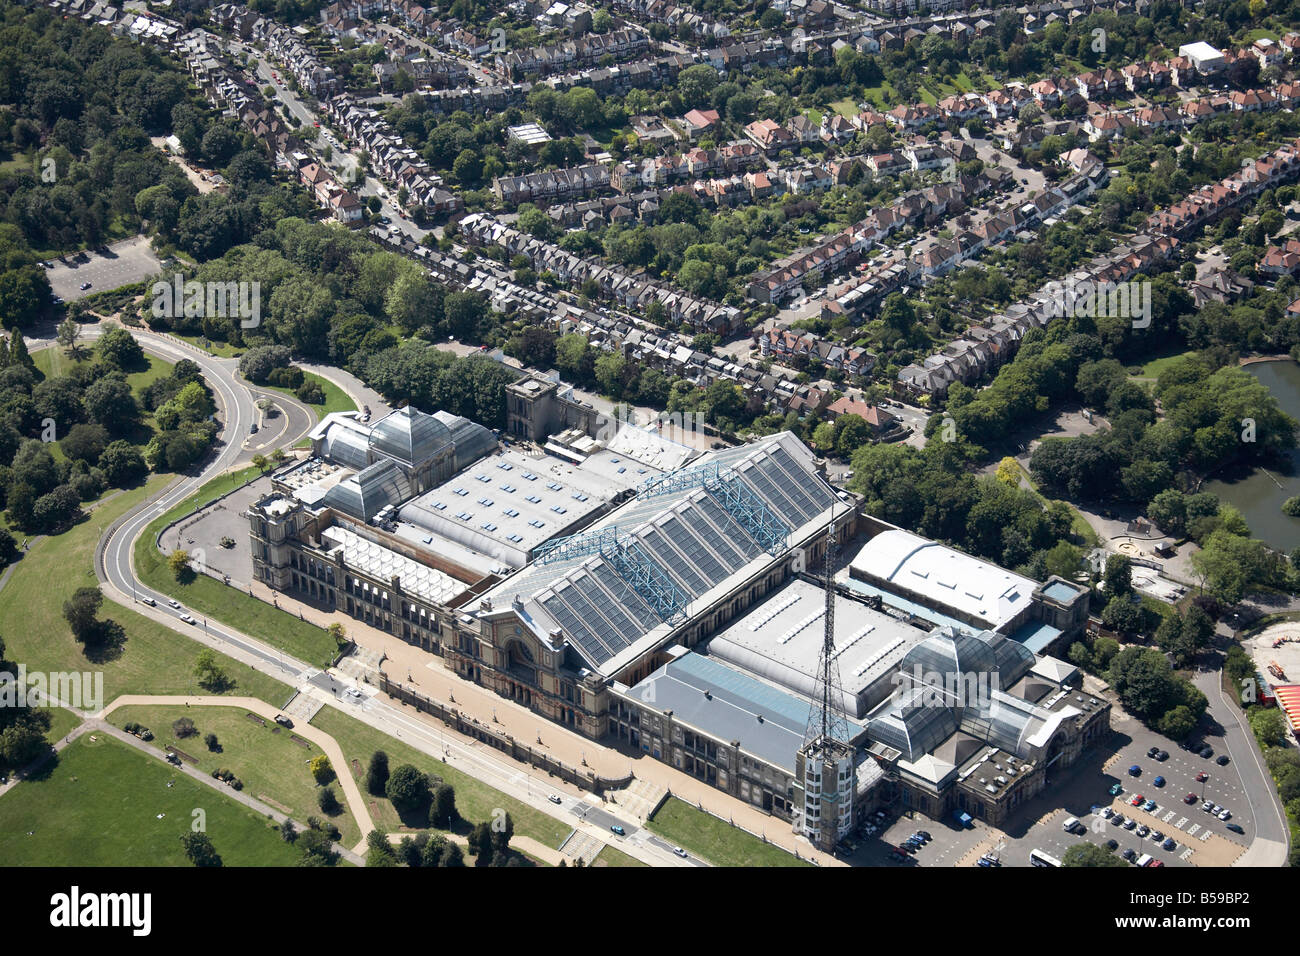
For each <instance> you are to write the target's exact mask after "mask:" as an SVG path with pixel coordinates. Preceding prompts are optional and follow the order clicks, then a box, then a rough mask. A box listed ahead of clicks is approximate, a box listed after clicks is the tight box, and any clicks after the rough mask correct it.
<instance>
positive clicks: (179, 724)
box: [172, 717, 199, 740]
mask: <svg viewBox="0 0 1300 956" xmlns="http://www.w3.org/2000/svg"><path fill="white" fill-rule="evenodd" d="M198 732H199V728H197V727H195V726H194V721H192V720H191V719H190V718H188V717H180V718H177V719H176V720H173V721H172V733H174V734H175V735H176V736H177V737H178V738H179V739H181V740H184V739H185V738H186V737H193V736H194V735H195V734H197V733H198Z"/></svg>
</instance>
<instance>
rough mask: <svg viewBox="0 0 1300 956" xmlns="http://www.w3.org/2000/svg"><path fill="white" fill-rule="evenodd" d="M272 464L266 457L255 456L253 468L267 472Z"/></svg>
mask: <svg viewBox="0 0 1300 956" xmlns="http://www.w3.org/2000/svg"><path fill="white" fill-rule="evenodd" d="M270 464H271V462H270V461H269V460H267V457H266V456H265V455H254V456H253V467H254V468H256V469H257V470H258V471H261V472H265V471H266V469H267V468H268V467H270Z"/></svg>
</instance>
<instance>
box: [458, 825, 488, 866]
mask: <svg viewBox="0 0 1300 956" xmlns="http://www.w3.org/2000/svg"><path fill="white" fill-rule="evenodd" d="M465 841H466V843H467V845H468V846H469V852H470V853H472V854H473V855H474V865H475V866H491V865H492V849H493V842H492V827H491V824H488V823H476V824H475V825H474V828H473V829H472V830H470V831H469V834H468V836H467V837H466V838H465Z"/></svg>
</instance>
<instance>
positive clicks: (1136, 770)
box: [1128, 764, 1142, 777]
mask: <svg viewBox="0 0 1300 956" xmlns="http://www.w3.org/2000/svg"><path fill="white" fill-rule="evenodd" d="M1128 775H1129V776H1130V777H1140V776H1142V768H1141V767H1139V766H1138V765H1137V764H1134V765H1133V766H1131V767H1129V768H1128Z"/></svg>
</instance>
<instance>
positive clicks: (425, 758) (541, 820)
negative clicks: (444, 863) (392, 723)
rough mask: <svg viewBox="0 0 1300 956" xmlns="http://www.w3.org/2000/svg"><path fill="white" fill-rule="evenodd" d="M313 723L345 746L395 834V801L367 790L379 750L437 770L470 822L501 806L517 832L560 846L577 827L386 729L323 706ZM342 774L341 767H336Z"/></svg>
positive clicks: (394, 763) (392, 760)
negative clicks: (368, 775)
mask: <svg viewBox="0 0 1300 956" xmlns="http://www.w3.org/2000/svg"><path fill="white" fill-rule="evenodd" d="M311 722H312V726H314V727H319V728H320V729H321V730H323V731H325V733H327V734H329V735H330V736H331V737H333V738H334V739H335V740H336V741H338V744H339V747H340V748H342V750H343V754H344V756H345V757H347V759H348V767H347V770H349V771H350V772H352V775H353V777H354V778H355V779H356V782H357V786H358V787H360V788H361V792H362V793H364V794H366V799H367V800H368V801H369V802H370V808H371V809H370V813H371V816H372V817H373V818H374V821H375V826H377V827H380V828H381V829H383V830H385V831H387V832H389V833H395V832H398V831H399V830H400V829H401V825H402V824H401V819H400V817H399V816H398V814H397V811H396V810H395V809H394V808H393V805H392V804H391V803H390V802H389V801H388V800H387V799H386V798H384V797H375V796H371V795H370V794H369V793H368V792H367V791H366V770H367V768H368V767H369V765H370V755H371V754H373V753H374V752H375V751H376V750H382V751H384V752H385V753H386V754H388V769H389V770H390V771H393V770H396V769H397V768H398V767H399V766H400V765H402V764H404V763H409V764H411V765H412V766H414V767H416V768H417V769H418V770H420V771H422V772H424V773H431V774H436V775H437V776H439V777H441V778H442V779H443V780H444V781H445V782H446V783H448V784H450V785H451V786H452V788H453V789H455V791H456V810H457V812H458V813H459V814H460V816H461V818H462V819H463V820H466V821H468V822H469V823H470V824H475V823H480V822H482V821H485V820H491V819H492V811H493V810H495V809H497V808H500V809H502V810H505V811H506V812H507V813H509V814H510V819H511V820H512V821H513V823H514V827H515V833H517V834H519V835H520V836H526V837H531V838H532V839H534V840H536V841H537V842H539V843H543V844H545V845H546V846H549V847H556V848H558V847H559V845H560V843H561V842H562V841H563V840H564V838H565V836H567V835H568V833H569V831H570V830H571V829H573V828H572V827H570V826H568V825H567V824H565V823H563V822H562V821H560V820H557V819H555V818H554V817H552V816H550V815H549V814H546V813H543V812H542V811H540V810H535V809H534V808H532V807H530V806H527V805H526V804H523V803H520V802H519V801H518V800H516V799H514V798H513V797H510V796H507V795H506V794H504V793H502V792H501V791H500V790H496V789H494V788H493V787H490V786H488V785H487V784H486V783H484V782H483V781H481V780H478V779H476V778H474V777H471V776H469V775H468V774H465V773H462V772H461V771H459V770H457V769H456V768H455V767H452V766H450V765H448V764H445V763H443V762H442V761H441V760H439V759H438V758H437V757H432V756H430V755H429V754H426V753H422V752H420V751H418V750H416V749H415V748H414V747H411V746H409V745H408V744H406V743H404V742H402V741H401V740H398V739H396V738H395V737H390V736H388V735H387V734H385V733H383V732H382V731H378V730H375V729H374V728H373V727H371V726H369V725H367V724H363V723H362V722H361V721H359V720H357V719H355V718H353V717H349V716H348V715H347V714H344V713H342V712H341V711H339V710H337V709H335V708H333V707H324V708H322V709H321V710H320V711H319V712H318V713H317V714H316V716H315V717H313V718H312V721H311ZM335 770H336V771H338V772H339V773H343V772H344V771H343V770H340V769H339V768H337V767H336V768H335ZM533 779H534V780H535V783H534V786H535V787H537V788H539V789H541V788H545V787H546V779H547V778H546V777H545V776H544V775H540V774H534V777H533Z"/></svg>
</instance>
